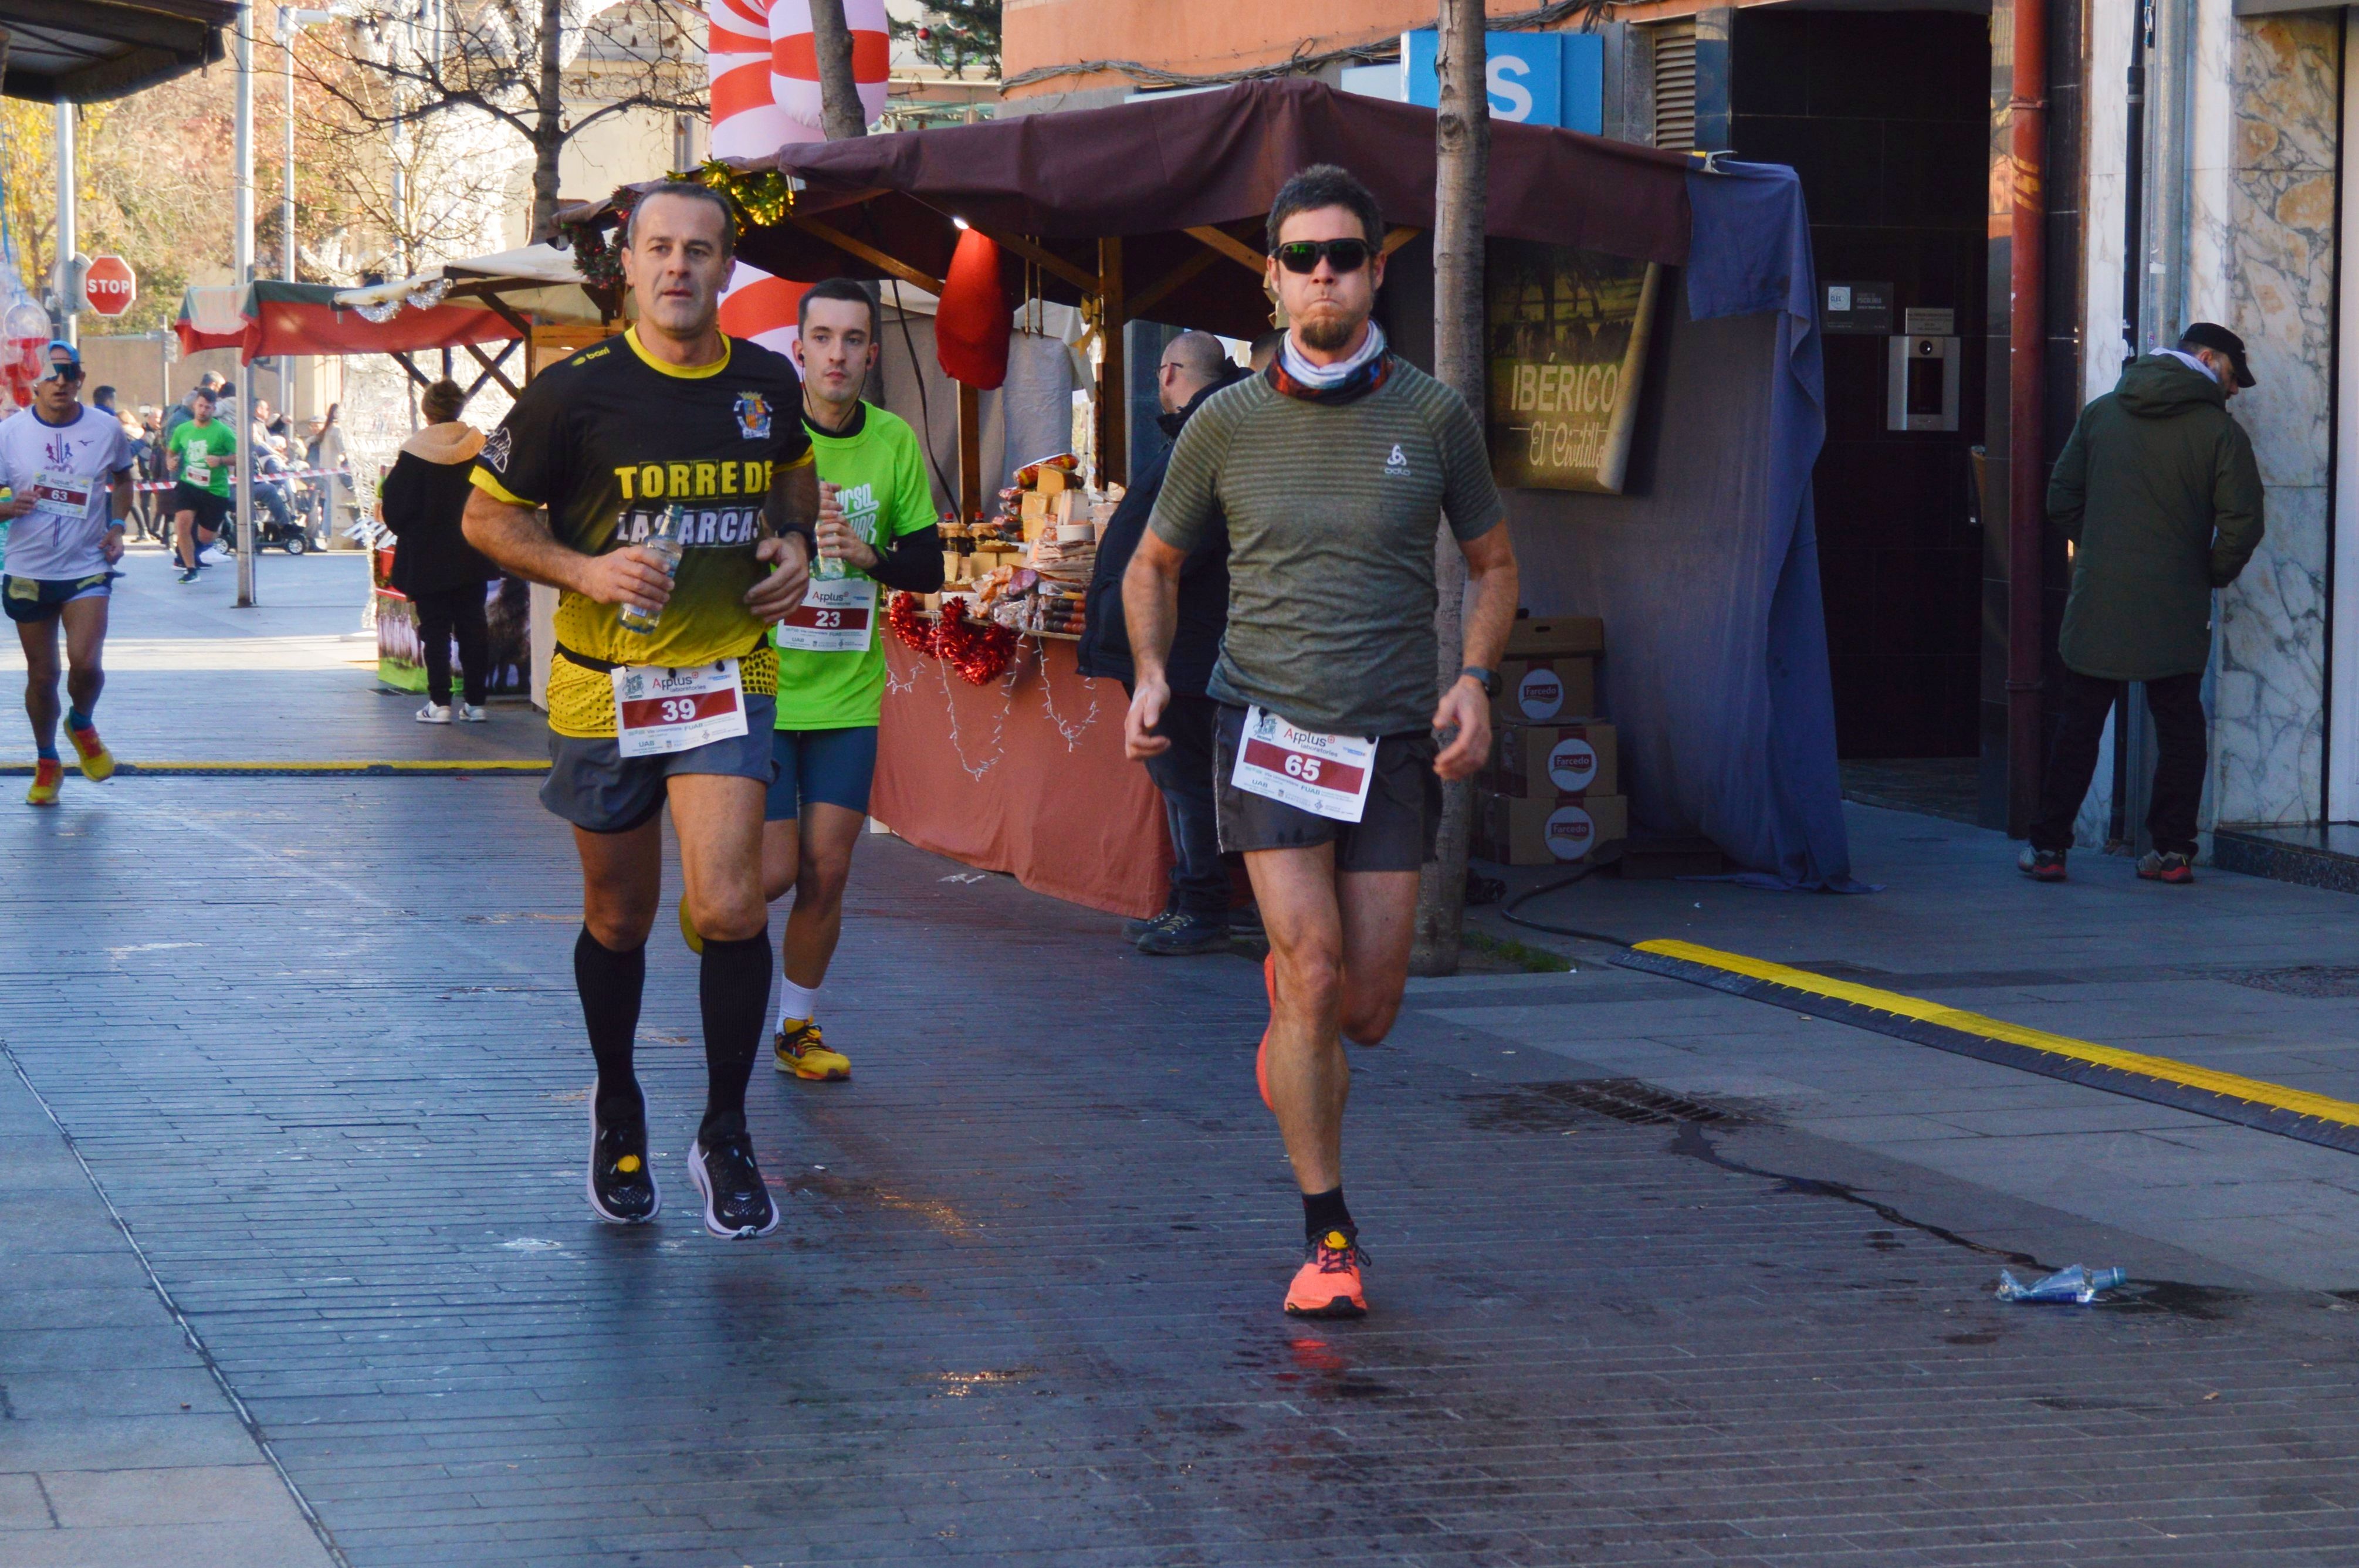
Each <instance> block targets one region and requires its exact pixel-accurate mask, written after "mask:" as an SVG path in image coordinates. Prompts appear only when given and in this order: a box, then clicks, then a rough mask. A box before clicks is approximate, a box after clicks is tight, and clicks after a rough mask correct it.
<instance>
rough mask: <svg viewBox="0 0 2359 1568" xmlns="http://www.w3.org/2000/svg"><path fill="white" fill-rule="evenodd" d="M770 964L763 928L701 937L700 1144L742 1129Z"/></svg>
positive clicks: (767, 998) (698, 992) (766, 1007)
mask: <svg viewBox="0 0 2359 1568" xmlns="http://www.w3.org/2000/svg"><path fill="white" fill-rule="evenodd" d="M775 962H776V961H775V960H774V958H773V957H772V954H771V953H770V933H769V931H767V930H766V929H765V930H764V931H763V932H762V934H761V935H760V936H749V937H747V938H745V940H744V941H743V942H715V941H714V940H713V939H712V938H711V937H706V938H705V939H704V967H703V968H702V970H701V971H700V972H699V974H698V975H697V985H696V998H697V1001H698V1003H699V1004H700V1005H701V1007H702V1009H703V1012H704V1071H705V1073H706V1087H705V1099H704V1123H703V1125H702V1126H701V1127H699V1128H698V1129H697V1135H696V1136H697V1141H698V1143H699V1145H700V1146H701V1147H702V1148H705V1149H710V1148H712V1145H713V1142H714V1141H715V1140H716V1139H718V1138H723V1137H724V1136H726V1135H727V1134H730V1133H733V1132H743V1131H744V1130H745V1081H746V1080H747V1079H749V1078H751V1077H752V1076H753V1075H754V1058H755V1056H756V1054H758V1053H759V1052H760V1051H761V1049H762V1024H763V1021H764V1018H763V1015H764V1014H765V1013H766V1012H767V1011H768V1010H769V1006H770V971H771V969H772V968H773V967H774V966H775Z"/></svg>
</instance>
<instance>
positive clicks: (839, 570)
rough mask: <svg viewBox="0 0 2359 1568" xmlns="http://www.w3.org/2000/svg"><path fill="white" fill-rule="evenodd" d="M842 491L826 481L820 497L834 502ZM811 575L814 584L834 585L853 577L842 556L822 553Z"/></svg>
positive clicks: (815, 562) (823, 482)
mask: <svg viewBox="0 0 2359 1568" xmlns="http://www.w3.org/2000/svg"><path fill="white" fill-rule="evenodd" d="M840 489H841V486H839V485H831V484H829V483H828V482H827V481H826V480H824V479H822V480H821V481H820V485H819V491H820V496H821V499H822V500H823V501H825V500H833V499H834V498H835V496H836V495H837V493H838V492H839V490H840ZM810 574H811V578H812V580H813V581H814V582H819V583H832V582H833V581H835V580H836V579H837V578H840V577H849V576H851V575H852V568H851V567H849V566H847V565H845V564H844V561H843V557H842V556H840V555H829V554H826V553H824V552H821V555H820V557H819V559H818V560H816V561H812V562H811V565H810Z"/></svg>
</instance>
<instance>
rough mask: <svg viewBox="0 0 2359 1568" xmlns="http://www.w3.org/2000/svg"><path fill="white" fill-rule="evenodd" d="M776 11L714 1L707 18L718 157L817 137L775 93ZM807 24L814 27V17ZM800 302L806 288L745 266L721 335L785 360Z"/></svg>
mask: <svg viewBox="0 0 2359 1568" xmlns="http://www.w3.org/2000/svg"><path fill="white" fill-rule="evenodd" d="M770 9H771V7H770V0H712V8H711V10H710V11H709V12H708V13H707V23H706V29H707V30H706V43H705V60H706V67H707V69H708V70H709V71H711V73H712V156H713V157H715V158H766V157H767V156H768V155H770V154H771V153H774V152H776V151H777V150H778V148H779V147H783V146H784V145H786V144H787V143H788V142H802V141H816V140H818V139H819V132H818V131H817V130H816V129H815V128H813V127H810V126H807V125H802V124H801V123H800V122H799V121H797V120H796V119H794V118H793V117H792V116H791V115H789V114H788V113H787V112H786V110H784V109H782V108H780V107H779V106H778V102H777V93H775V92H774V91H773V90H772V88H771V85H770V71H771V58H772V45H771V41H770ZM804 26H805V27H806V29H808V27H809V26H810V15H809V13H808V12H805V14H804ZM802 296H803V286H802V285H801V284H799V283H790V282H788V280H787V279H785V278H774V277H772V276H771V275H770V274H769V273H766V272H764V271H762V270H761V269H760V268H759V267H748V266H746V265H745V263H744V262H742V261H741V262H739V263H738V264H737V267H736V270H735V271H734V273H732V274H731V275H730V278H729V287H728V288H727V289H724V290H723V292H722V296H721V330H722V331H723V332H727V333H728V334H729V335H730V336H732V337H739V338H751V339H753V340H754V341H755V342H756V343H760V344H761V345H762V346H763V347H765V348H769V349H775V350H777V352H778V353H780V354H787V353H788V352H789V349H788V344H790V343H793V342H794V341H795V306H796V304H797V302H798V301H799V300H800V299H802Z"/></svg>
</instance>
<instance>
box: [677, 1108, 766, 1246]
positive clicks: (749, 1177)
mask: <svg viewBox="0 0 2359 1568" xmlns="http://www.w3.org/2000/svg"><path fill="white" fill-rule="evenodd" d="M688 1179H689V1180H690V1181H693V1182H695V1183H696V1190H697V1191H698V1192H701V1193H702V1194H703V1195H704V1228H705V1229H706V1230H708V1231H711V1232H712V1234H713V1235H714V1236H720V1237H722V1238H723V1240H734V1239H735V1238H737V1237H740V1236H767V1235H769V1234H770V1233H771V1232H772V1231H774V1230H776V1229H777V1228H778V1206H777V1204H776V1203H772V1202H770V1190H769V1189H768V1188H767V1187H766V1186H764V1185H763V1184H762V1172H761V1171H760V1170H759V1168H757V1167H756V1165H755V1163H754V1146H753V1144H752V1143H751V1142H750V1141H748V1139H747V1138H746V1137H745V1134H744V1133H742V1132H733V1133H723V1135H722V1136H721V1138H720V1140H719V1141H718V1142H716V1143H715V1144H714V1145H713V1146H712V1149H711V1150H710V1151H709V1152H708V1151H707V1150H706V1149H705V1148H704V1143H703V1140H702V1139H701V1138H699V1139H698V1140H697V1141H696V1142H694V1143H691V1144H690V1145H689V1146H688Z"/></svg>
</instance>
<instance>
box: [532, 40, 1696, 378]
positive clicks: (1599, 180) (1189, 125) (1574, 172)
mask: <svg viewBox="0 0 2359 1568" xmlns="http://www.w3.org/2000/svg"><path fill="white" fill-rule="evenodd" d="M1313 163H1340V164H1343V165H1344V166H1345V167H1346V168H1348V169H1351V170H1352V171H1353V173H1354V174H1357V175H1358V176H1359V177H1360V178H1361V180H1364V182H1365V183H1366V184H1367V185H1368V187H1369V188H1370V189H1371V190H1372V191H1374V192H1375V196H1376V200H1377V202H1378V204H1379V206H1380V207H1381V208H1382V209H1383V212H1384V216H1385V220H1386V223H1387V225H1389V226H1390V227H1391V229H1392V233H1391V234H1389V235H1388V236H1387V248H1392V247H1397V245H1400V244H1402V243H1404V242H1405V241H1406V240H1408V239H1410V238H1413V237H1415V235H1416V234H1418V233H1419V231H1421V230H1424V229H1428V228H1430V227H1431V225H1432V223H1433V195H1434V114H1433V111H1432V110H1430V109H1425V108H1419V107H1418V106H1417V105H1414V104H1408V103H1390V102H1387V101H1386V100H1383V99H1377V98H1369V97H1364V96H1362V95H1360V94H1357V93H1341V92H1338V91H1336V90H1335V89H1333V88H1331V87H1328V86H1326V85H1324V84H1322V83H1320V82H1309V81H1304V80H1301V79H1299V78H1298V79H1288V80H1284V81H1272V82H1245V83H1242V84H1239V85H1237V86H1234V87H1228V88H1223V89H1221V90H1219V91H1216V92H1211V93H1185V94H1174V95H1172V96H1170V97H1168V98H1160V99H1148V100H1145V101H1142V102H1139V103H1124V104H1119V105H1116V106H1114V107H1112V108H1106V109H1086V110H1076V111H1072V112H1071V113H1066V114H1022V115H1014V116H1009V117H1006V118H1003V119H996V120H990V121H986V122H984V123H983V124H980V125H954V126H948V127H944V128H941V129H936V130H927V131H906V132H901V133H898V134H896V135H891V136H863V137H858V138H853V139H847V140H843V141H834V142H798V143H792V144H789V145H788V146H787V147H781V148H780V149H779V150H778V151H777V153H776V154H775V155H773V156H772V157H770V158H762V159H756V160H754V161H753V162H751V163H749V164H744V165H733V166H732V167H733V168H737V169H743V170H745V171H749V172H758V171H760V170H765V169H776V170H777V171H778V172H780V173H782V174H785V175H787V176H789V177H790V178H792V179H793V180H798V181H799V182H800V184H801V189H800V190H799V191H796V192H795V193H794V198H793V201H792V203H791V205H790V207H788V210H787V212H785V214H784V215H783V216H782V217H781V219H780V220H779V221H778V222H776V223H757V224H754V225H751V226H749V227H748V228H747V230H746V232H745V234H744V235H743V237H742V238H741V239H740V241H739V245H738V248H739V253H740V254H741V255H742V256H744V257H745V260H746V261H747V262H748V263H749V264H750V265H752V266H755V267H761V268H763V269H764V270H766V271H769V272H773V273H776V274H777V275H778V276H780V277H783V278H794V279H797V280H799V281H804V282H810V281H813V280H816V279H818V278H831V277H836V276H852V277H859V278H888V277H897V278H902V279H903V280H904V281H906V282H911V283H916V284H918V285H919V287H927V288H931V287H934V286H935V280H936V279H939V278H941V277H942V275H943V274H944V272H945V271H946V270H947V269H948V267H949V266H950V259H951V252H952V251H953V250H954V249H955V248H956V245H957V241H958V233H957V230H956V229H955V228H954V227H953V225H952V223H951V220H952V219H954V218H955V219H962V220H964V221H965V222H966V223H969V224H971V225H972V226H973V227H974V228H977V229H981V230H983V231H984V233H985V234H989V235H990V236H991V237H992V238H993V239H995V240H996V241H998V242H999V244H1000V246H1001V248H1002V250H1003V253H1004V256H1003V262H1004V265H1005V267H1006V270H1007V274H1008V282H1009V285H1010V287H1009V289H1008V293H1009V297H1010V298H1011V299H1021V298H1023V297H1024V295H1025V294H1026V293H1027V288H1026V287H1025V284H1026V280H1025V279H1024V278H1023V277H1022V276H1021V274H1023V273H1025V272H1032V273H1033V274H1034V276H1033V277H1032V278H1031V279H1030V289H1029V290H1028V291H1029V292H1032V293H1033V294H1035V295H1036V296H1037V297H1039V298H1044V299H1052V300H1058V301H1061V302H1064V303H1069V304H1070V303H1078V302H1079V301H1080V300H1081V299H1083V298H1084V297H1088V296H1095V295H1111V296H1114V297H1115V298H1117V299H1119V300H1120V303H1121V310H1120V311H1119V314H1121V315H1122V316H1124V317H1128V318H1137V317H1148V318H1151V319H1154V320H1159V321H1185V322H1188V323H1190V324H1191V325H1195V326H1201V327H1206V328H1209V329H1211V330H1213V331H1218V332H1228V333H1230V334H1231V335H1233V336H1239V337H1250V336H1252V335H1253V334H1254V333H1256V332H1260V331H1262V330H1264V329H1265V328H1266V326H1267V324H1268V305H1267V302H1266V299H1264V297H1263V295H1262V289H1261V281H1260V275H1261V267H1262V254H1263V245H1262V234H1261V232H1260V225H1261V221H1262V219H1263V218H1264V217H1265V215H1266V214H1267V212H1269V207H1270V202H1271V201H1272V199H1273V198H1275V197H1276V195H1277V189H1278V187H1279V186H1280V185H1282V184H1284V183H1285V181H1286V180H1287V178H1288V176H1289V175H1291V174H1293V173H1294V172H1295V171H1296V170H1297V169H1301V168H1303V167H1305V166H1307V165H1309V164H1313ZM1689 168H1690V159H1689V158H1687V157H1685V156H1683V155H1680V154H1677V153H1667V152H1659V151H1657V150H1655V149H1654V148H1651V147H1636V146H1633V145H1631V144H1628V143H1625V142H1614V141H1607V140H1604V139H1603V138H1602V137H1598V136H1583V135H1582V134H1581V133H1579V132H1577V131H1565V130H1556V129H1550V128H1548V127H1544V126H1538V125H1510V124H1506V123H1504V122H1501V123H1495V124H1494V125H1493V126H1492V127H1491V158H1490V181H1489V190H1490V201H1489V208H1488V212H1489V220H1488V222H1489V229H1490V233H1491V234H1493V235H1495V236H1498V237H1503V238H1512V239H1527V240H1539V241H1545V242H1548V243H1551V244H1556V245H1571V246H1576V247H1578V248H1581V249H1584V250H1594V251H1603V252H1605V253H1606V254H1608V255H1612V256H1627V257H1631V258H1633V259H1637V260H1646V261H1659V262H1669V263H1678V262H1683V261H1685V260H1686V259H1687V253H1688V240H1689V229H1690V212H1689V206H1688V196H1687V174H1688V169H1689ZM607 205H608V206H611V203H609V204H607ZM597 215H600V209H598V208H595V207H592V208H582V209H573V210H569V211H568V212H564V213H561V214H560V220H562V221H568V222H580V221H582V220H583V219H585V218H591V217H594V216H597ZM1106 241H1118V242H1119V244H1118V245H1115V246H1114V247H1113V249H1112V250H1111V252H1109V251H1108V250H1106V249H1103V248H1102V243H1103V242H1106ZM1109 285H1110V287H1109ZM937 291H939V290H938V289H937Z"/></svg>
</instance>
